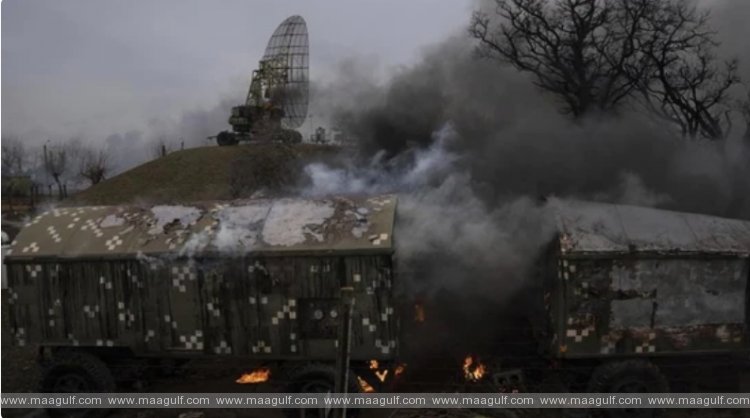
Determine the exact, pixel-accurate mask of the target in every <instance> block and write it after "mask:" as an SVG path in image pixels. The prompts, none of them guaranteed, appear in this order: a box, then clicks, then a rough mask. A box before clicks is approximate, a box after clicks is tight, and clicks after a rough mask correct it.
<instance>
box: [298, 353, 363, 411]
mask: <svg viewBox="0 0 750 418" xmlns="http://www.w3.org/2000/svg"><path fill="white" fill-rule="evenodd" d="M335 376H336V369H335V368H334V367H333V366H330V365H328V364H308V365H305V366H302V367H300V368H298V369H296V370H294V371H293V372H292V373H291V376H290V381H289V385H287V388H286V391H287V392H290V393H333V391H334V390H335V383H334V382H335V379H336V377H335ZM349 376H353V375H352V374H351V372H350V374H349ZM352 382H353V379H350V381H349V393H356V392H358V390H357V387H356V383H354V385H352ZM346 412H347V416H349V417H356V416H358V415H359V414H358V411H357V410H354V409H347V410H346ZM284 413H285V415H286V416H287V417H289V418H296V417H311V418H325V417H327V416H329V415H330V409H328V410H326V409H325V408H320V409H304V408H301V409H287V410H285V411H284Z"/></svg>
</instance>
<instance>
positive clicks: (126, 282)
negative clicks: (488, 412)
mask: <svg viewBox="0 0 750 418" xmlns="http://www.w3.org/2000/svg"><path fill="white" fill-rule="evenodd" d="M548 206H549V207H550V208H551V211H550V213H551V214H553V216H554V218H555V219H556V225H557V233H556V234H555V238H554V239H553V240H552V241H551V242H550V243H549V244H548V245H547V246H546V248H545V250H544V251H543V252H542V254H540V256H539V258H538V262H537V263H536V271H537V272H538V274H537V277H536V278H535V280H533V281H532V282H533V283H532V284H531V285H530V287H531V289H530V293H531V294H533V299H534V300H536V301H537V302H538V304H537V305H536V306H537V309H532V311H533V314H532V315H530V324H531V325H530V327H529V328H530V330H531V331H533V333H532V335H533V336H534V341H535V342H534V344H535V347H536V348H537V351H538V355H535V356H529V355H528V354H530V353H529V352H527V353H526V354H527V355H526V356H524V357H523V358H515V359H514V358H501V361H500V362H499V363H498V362H494V361H492V362H490V361H486V359H487V358H488V356H500V357H502V353H486V354H487V356H484V354H485V353H482V354H483V356H479V355H475V354H470V355H467V356H466V357H465V358H464V359H463V364H458V365H457V370H459V371H460V373H461V375H462V376H463V378H464V379H465V380H466V381H467V382H471V383H475V382H486V381H491V382H492V383H493V384H494V387H495V389H496V390H502V391H520V390H529V388H528V387H524V386H525V384H526V382H532V381H535V380H536V381H540V380H550V379H551V378H554V379H556V378H560V379H561V380H562V383H563V384H564V385H565V386H564V388H565V390H581V391H589V392H663V391H668V390H669V389H670V387H669V379H668V376H667V373H666V372H665V370H667V369H668V368H669V367H671V365H673V364H674V363H675V362H683V363H684V362H685V361H690V362H696V361H703V362H705V363H706V364H714V363H712V361H716V360H717V359H726V361H728V362H730V363H731V364H733V365H741V364H744V362H745V361H746V358H747V354H748V352H750V344H749V343H748V326H747V324H748V322H747V313H748V307H749V306H750V304H748V297H749V296H748V294H749V293H748V291H749V290H750V289H748V286H747V283H748V279H750V260H749V257H750V222H748V221H742V220H733V219H724V218H718V217H713V216H706V215H697V214H689V213H680V212H671V211H666V210H660V209H652V208H644V207H635V206H625V205H611V204H603V203H586V202H576V201H562V200H551V201H549V202H548ZM395 224H396V197H395V196H391V195H385V196H376V197H370V198H349V197H335V198H327V199H277V200H251V201H237V202H232V203H212V204H201V205H194V206H189V207H186V206H155V207H151V208H137V207H80V208H58V209H54V210H52V211H50V212H47V213H44V214H42V215H40V216H38V217H37V218H34V219H33V220H32V221H31V222H30V223H29V224H28V225H27V226H26V227H25V228H24V229H23V230H22V231H21V233H20V234H19V235H18V237H17V239H16V241H15V242H14V243H13V246H12V252H11V253H10V254H8V256H7V258H6V264H7V268H8V284H9V300H8V303H10V304H11V310H10V312H11V318H10V324H11V327H12V334H13V342H14V343H15V344H18V345H24V344H29V343H38V344H40V346H41V347H42V348H41V354H42V356H43V357H44V358H45V359H46V362H45V364H46V371H45V374H44V378H43V390H45V391H49V392H55V391H62V390H68V391H70V390H71V389H76V390H81V391H93V390H112V389H114V387H115V384H116V383H117V381H119V380H121V379H123V378H124V377H123V376H117V373H116V371H117V370H120V368H118V367H115V366H116V365H117V363H118V362H121V361H123V360H124V359H128V360H130V361H148V362H159V361H164V362H167V361H171V360H174V359H181V358H201V357H205V356H241V357H246V358H250V359H254V360H259V361H262V362H265V363H266V364H267V365H269V366H268V367H263V368H260V369H257V370H254V371H252V372H251V373H247V374H246V375H243V376H241V377H240V378H239V379H238V380H237V382H238V383H257V382H263V381H266V380H268V379H269V378H270V377H271V375H272V368H271V367H270V366H271V365H274V366H276V365H281V366H283V367H286V366H290V367H291V369H293V370H295V372H294V373H292V378H291V379H290V382H291V383H290V385H289V387H288V390H289V391H302V392H304V391H320V390H324V391H325V390H331V389H332V388H333V381H334V374H335V368H334V366H333V363H334V362H335V361H336V360H337V359H338V358H340V353H341V352H340V350H339V348H340V347H339V344H338V341H339V340H340V339H339V337H338V336H339V335H340V334H339V332H340V330H341V327H342V325H341V322H340V318H341V316H342V314H344V312H345V311H344V309H343V308H342V306H343V305H342V300H343V298H342V297H341V295H342V289H344V288H350V289H352V292H353V295H354V303H353V305H352V306H353V308H352V311H351V312H352V313H351V324H352V334H351V340H350V341H351V350H350V352H348V353H347V358H348V359H349V361H348V362H347V363H346V364H349V366H350V368H351V370H352V372H353V373H352V379H351V380H353V381H354V384H353V390H361V391H363V392H373V391H380V390H383V389H387V388H388V387H389V384H390V383H392V381H393V378H394V377H396V376H398V375H400V374H402V373H403V371H404V367H405V366H404V364H402V363H399V361H400V360H402V359H401V358H399V356H400V354H401V353H400V348H401V346H402V345H403V343H404V342H405V341H408V340H409V338H410V336H411V335H412V334H411V333H410V332H406V331H404V330H402V329H401V326H400V321H401V320H403V321H404V322H405V323H407V324H412V326H414V325H416V326H419V324H423V323H429V322H430V320H431V318H430V316H431V315H430V313H429V310H428V311H427V312H425V307H424V306H423V305H422V304H421V302H420V303H417V304H416V305H415V304H413V303H408V302H403V301H400V300H399V298H397V297H396V296H395V292H394V290H393V289H394V281H395V280H396V279H397V276H396V274H395V272H394V266H395V264H394V255H395V249H396V246H395V245H394V239H395V238H397V236H398V230H397V228H395V229H394V225H395ZM394 234H395V235H396V237H394ZM402 302H403V303H402ZM404 328H407V327H404ZM532 357H533V359H531V358H532ZM741 362H742V363H741ZM497 364H500V365H501V366H497ZM127 370H131V368H128V369H127ZM71 377H72V378H73V379H72V380H71ZM70 381H74V382H78V383H79V385H78V387H75V388H69V387H67V386H66V385H67V384H68V382H70ZM321 381H322V382H324V383H325V385H326V387H325V388H323V387H321V386H320V382H321ZM558 389H559V388H558Z"/></svg>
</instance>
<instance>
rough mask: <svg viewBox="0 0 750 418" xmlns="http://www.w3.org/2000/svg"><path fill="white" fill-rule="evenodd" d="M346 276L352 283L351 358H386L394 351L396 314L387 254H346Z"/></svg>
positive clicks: (395, 344) (396, 328) (391, 355)
mask: <svg viewBox="0 0 750 418" xmlns="http://www.w3.org/2000/svg"><path fill="white" fill-rule="evenodd" d="M346 277H347V278H348V280H350V285H352V286H353V287H354V293H355V300H356V301H355V304H354V315H353V324H352V330H353V332H352V339H353V340H352V358H354V359H357V360H368V359H379V360H384V359H390V358H394V357H396V355H397V354H398V345H397V340H398V327H397V324H398V318H397V316H396V312H395V308H394V304H395V301H394V300H393V297H392V295H393V275H392V271H391V259H390V258H389V257H348V258H347V259H346Z"/></svg>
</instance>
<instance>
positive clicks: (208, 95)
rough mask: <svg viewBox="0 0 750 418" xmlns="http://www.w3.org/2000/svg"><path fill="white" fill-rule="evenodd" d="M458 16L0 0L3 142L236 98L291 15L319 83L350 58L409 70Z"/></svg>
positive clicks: (378, 7)
mask: <svg viewBox="0 0 750 418" xmlns="http://www.w3.org/2000/svg"><path fill="white" fill-rule="evenodd" d="M470 10H471V2H470V1H467V0H462V1H450V2H440V3H439V4H438V3H436V2H434V1H430V0H412V1H406V2H403V1H398V0H386V1H380V0H378V1H374V0H371V1H356V2H351V1H347V0H325V1H314V2H311V1H304V0H281V1H261V0H222V1H219V2H215V1H205V0H203V1H200V0H187V1H185V0H156V1H151V0H136V1H132V0H106V1H101V0H63V1H59V0H6V1H3V2H2V104H3V107H2V128H3V134H4V135H8V134H12V135H16V136H20V137H23V139H24V140H25V141H32V142H33V141H40V142H43V141H46V140H48V139H52V140H59V139H64V138H65V137H71V136H78V137H82V138H83V139H84V140H87V141H91V140H97V139H98V140H102V141H103V140H104V138H106V137H107V136H110V135H112V134H123V135H124V134H126V133H128V132H132V131H142V130H144V129H152V128H153V126H154V125H157V126H163V125H169V124H170V123H174V121H175V120H177V121H179V120H180V118H183V115H184V113H185V112H188V113H190V112H193V113H195V112H201V111H203V110H205V111H210V110H211V109H213V108H214V107H216V106H217V105H218V104H219V103H220V102H221V101H222V100H228V99H230V101H231V99H234V100H237V101H242V100H243V99H244V96H245V94H246V91H247V87H248V83H249V74H250V72H251V71H252V69H254V68H255V67H256V66H257V62H258V59H259V58H260V57H261V55H262V53H263V50H264V48H265V46H266V42H267V41H268V38H269V36H270V35H271V33H272V32H273V30H274V29H275V27H276V26H277V25H278V24H279V23H280V22H281V21H282V20H284V19H285V18H286V17H288V16H290V15H293V14H300V15H302V16H303V17H304V18H305V19H306V20H307V24H308V28H309V30H310V48H311V54H312V55H311V76H312V79H313V80H314V81H315V80H321V81H324V80H326V78H327V77H329V78H330V74H331V73H332V69H333V68H335V67H336V66H337V65H338V63H339V62H340V61H342V60H343V59H346V58H348V57H352V56H358V57H363V58H365V59H367V60H368V61H369V62H371V63H374V64H376V66H377V67H378V68H377V70H378V71H379V72H380V73H381V75H382V74H385V73H387V72H388V71H390V70H391V69H393V68H395V67H397V66H401V65H409V64H411V63H412V62H413V61H414V60H415V59H416V57H418V56H419V51H420V49H421V48H423V47H424V46H426V45H429V44H431V43H434V42H435V41H436V40H440V39H442V38H443V37H444V36H445V34H447V33H451V32H455V31H457V30H460V29H461V28H462V26H465V25H466V23H467V19H468V16H469V12H470ZM229 105H231V103H226V105H225V106H224V107H226V106H229ZM217 113H220V117H219V115H217V118H218V119H219V120H223V119H226V115H225V114H223V113H222V112H217ZM181 134H184V133H181ZM200 134H202V132H200ZM186 140H187V141H190V140H189V139H186Z"/></svg>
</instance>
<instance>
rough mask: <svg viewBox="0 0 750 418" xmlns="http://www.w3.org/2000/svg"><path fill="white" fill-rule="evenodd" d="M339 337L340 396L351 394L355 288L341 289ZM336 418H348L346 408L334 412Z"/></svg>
mask: <svg viewBox="0 0 750 418" xmlns="http://www.w3.org/2000/svg"><path fill="white" fill-rule="evenodd" d="M340 307H341V309H340V312H341V315H339V335H338V344H339V346H338V353H337V354H338V355H337V356H336V379H335V380H334V391H335V392H336V393H337V394H340V396H346V395H347V394H348V393H349V363H350V360H351V354H352V310H353V308H354V288H353V287H351V286H344V287H342V288H341V299H340ZM333 416H334V418H346V407H344V408H340V409H334V410H333Z"/></svg>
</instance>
